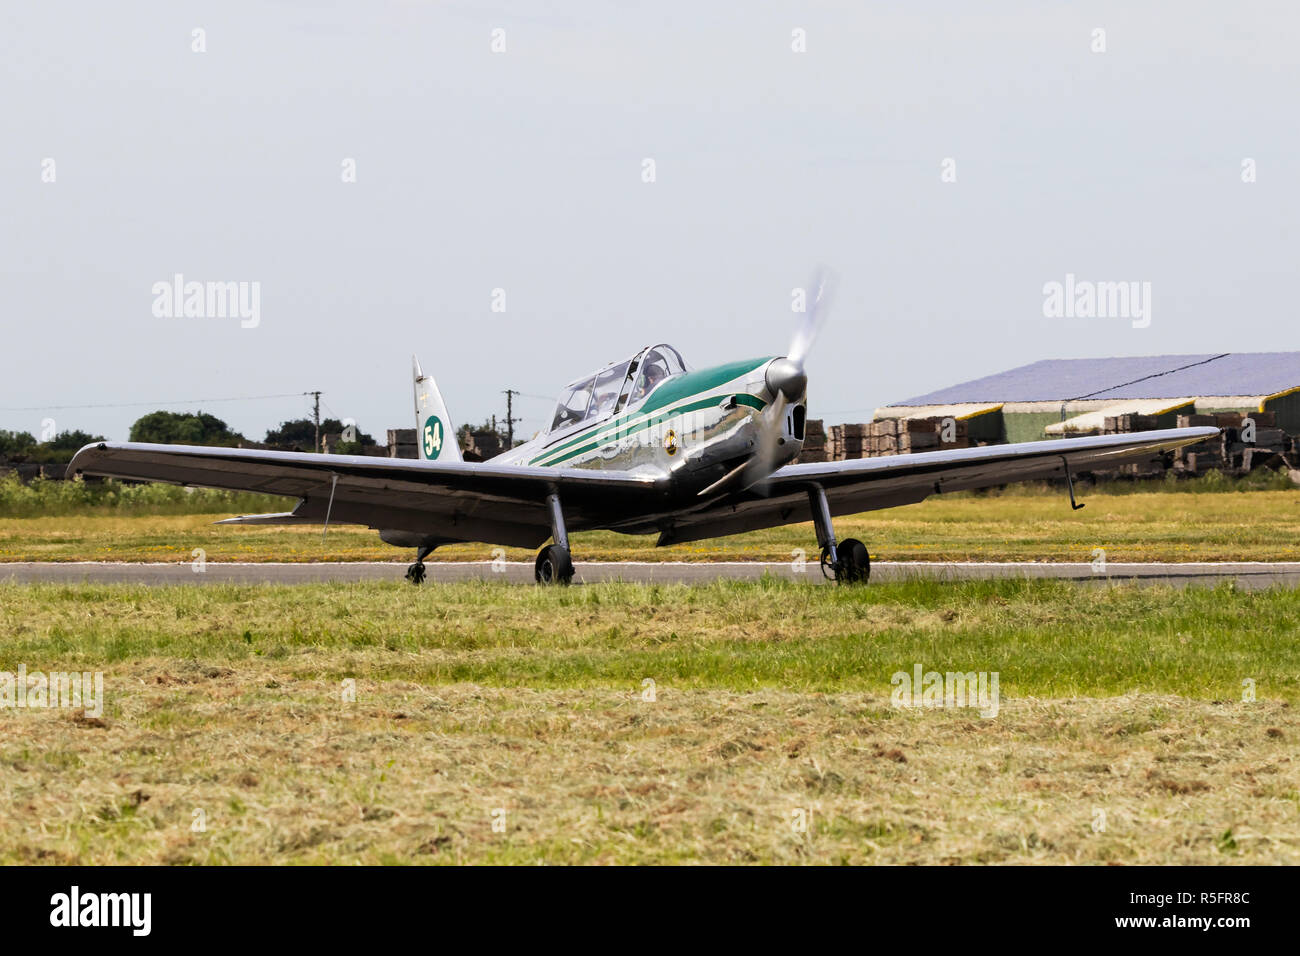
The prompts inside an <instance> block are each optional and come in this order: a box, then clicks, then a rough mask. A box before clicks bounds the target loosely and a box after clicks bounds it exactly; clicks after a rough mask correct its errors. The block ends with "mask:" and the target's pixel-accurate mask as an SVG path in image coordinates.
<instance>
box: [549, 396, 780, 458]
mask: <svg viewBox="0 0 1300 956" xmlns="http://www.w3.org/2000/svg"><path fill="white" fill-rule="evenodd" d="M717 404H718V400H717V397H716V396H711V397H709V398H703V399H700V400H699V401H696V402H689V403H687V404H685V405H680V406H678V407H677V408H673V409H670V410H669V411H666V412H664V413H663V414H662V415H656V416H654V417H653V418H648V419H646V420H645V421H643V422H641V423H640V424H639V425H634V426H632V427H631V428H628V429H627V430H626V431H615V432H613V433H611V432H610V431H609V430H607V429H606V430H602V434H601V435H600V436H599V437H595V438H594V440H593V436H591V435H584V436H582V438H579V439H578V440H579V441H584V440H585V441H588V442H589V444H586V445H583V446H582V447H580V448H574V449H573V450H572V451H569V452H566V453H565V454H563V455H561V456H560V457H559V458H555V459H553V460H551V461H548V462H546V465H545V467H550V466H551V465H559V464H561V463H563V462H566V461H568V460H570V459H571V458H576V457H577V456H578V455H582V454H585V453H586V452H589V451H594V450H595V449H597V448H599V447H601V446H602V445H604V444H606V443H607V442H608V440H609V439H610V438H612V437H617V438H626V437H627V436H628V435H635V434H636V433H637V432H639V431H644V430H645V429H647V428H653V427H655V426H656V425H662V424H663V423H664V422H666V421H668V420H669V419H673V418H676V417H678V416H679V415H686V414H689V413H690V412H698V411H700V410H701V409H705V408H714V407H716V406H717ZM736 404H738V405H748V406H749V407H750V408H754V409H758V410H759V411H762V410H763V408H764V407H765V406H766V404H767V403H766V402H764V401H763V400H762V399H761V398H758V397H757V396H755V395H737V396H736ZM557 450H558V449H557ZM546 457H547V456H546V455H540V456H538V457H537V458H534V459H533V460H532V461H531V462H530V464H534V465H535V464H537V462H538V461H540V460H541V459H542V458H546Z"/></svg>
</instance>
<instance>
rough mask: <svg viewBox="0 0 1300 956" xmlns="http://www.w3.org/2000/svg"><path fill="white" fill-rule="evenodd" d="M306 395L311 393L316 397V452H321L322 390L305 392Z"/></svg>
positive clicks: (314, 414) (314, 417) (314, 411)
mask: <svg viewBox="0 0 1300 956" xmlns="http://www.w3.org/2000/svg"><path fill="white" fill-rule="evenodd" d="M303 394H304V395H310V396H312V398H314V399H315V404H314V405H313V407H312V415H311V417H312V421H314V422H315V423H316V448H315V451H316V454H318V455H319V454H320V392H319V391H316V392H303Z"/></svg>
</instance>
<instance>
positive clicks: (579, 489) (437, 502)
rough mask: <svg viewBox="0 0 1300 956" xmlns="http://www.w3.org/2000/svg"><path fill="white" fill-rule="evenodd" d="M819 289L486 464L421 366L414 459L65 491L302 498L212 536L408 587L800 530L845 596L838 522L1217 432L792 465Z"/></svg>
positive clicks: (607, 370) (141, 475)
mask: <svg viewBox="0 0 1300 956" xmlns="http://www.w3.org/2000/svg"><path fill="white" fill-rule="evenodd" d="M814 287H815V288H816V290H817V292H816V295H815V296H814V297H813V301H812V302H811V303H809V307H808V310H807V312H806V313H804V315H803V316H802V317H801V320H800V323H799V325H798V327H797V329H796V332H795V335H794V339H793V341H792V342H791V345H790V347H789V349H788V350H787V351H786V354H785V355H784V356H777V357H771V356H768V357H762V358H752V359H742V360H740V361H734V362H728V363H726V364H724V365H715V366H712V367H710V368H703V369H691V368H689V367H688V366H687V365H686V363H685V362H684V361H683V360H682V357H681V355H680V354H679V353H678V351H677V350H676V349H674V348H673V347H671V346H669V345H653V346H649V347H647V348H643V349H641V351H639V352H637V353H636V354H635V355H633V356H632V357H631V358H629V359H625V360H623V361H621V362H615V363H613V364H612V365H607V366H605V367H604V368H602V369H600V370H598V371H596V372H594V373H592V374H589V375H584V376H583V377H581V378H579V379H575V380H574V381H573V382H572V383H570V384H569V385H568V386H566V387H565V389H564V390H563V391H562V392H561V393H560V397H559V401H558V402H557V403H556V406H555V412H554V415H553V417H552V419H551V421H550V424H549V426H548V427H547V428H546V429H545V430H544V431H542V432H540V433H539V434H538V435H537V436H536V437H534V438H533V439H532V440H530V441H528V442H525V443H524V444H522V445H519V446H517V447H515V448H512V449H510V450H508V451H507V452H505V453H504V454H502V455H500V456H498V457H496V458H493V459H491V460H490V461H486V462H468V461H464V460H462V458H461V454H460V449H459V447H458V446H457V442H456V438H455V434H456V432H455V429H454V428H453V426H452V421H451V417H450V416H449V415H448V413H447V406H446V405H445V404H444V402H443V400H442V396H441V394H439V392H438V387H437V385H436V384H435V383H434V380H433V378H432V377H431V376H428V375H425V374H424V372H423V371H422V370H421V368H420V364H419V362H418V360H416V361H415V362H414V376H415V415H416V431H417V440H418V443H419V446H420V450H421V452H422V454H423V459H422V460H418V461H416V460H408V459H396V458H369V457H363V456H352V455H324V454H310V453H299V452H278V451H263V450H258V449H239V448H210V447H193V446H188V445H154V444H143V443H137V442H95V443H93V444H90V445H87V446H85V447H84V448H82V449H81V450H80V451H79V452H77V454H76V457H75V458H73V460H72V463H71V464H70V465H69V474H72V475H76V474H83V475H104V476H109V477H116V478H128V479H134V480H145V481H162V482H170V483H174V484H180V485H194V486H203V487H211V488H227V489H236V490H243V491H255V492H263V493H266V494H273V495H285V496H289V497H296V498H298V499H299V501H298V504H297V506H296V507H295V508H294V509H293V510H292V511H289V512H283V513H279V514H266V515H245V516H243V517H238V518H230V519H227V521H226V522H223V523H231V524H291V523H299V522H306V523H322V522H323V523H324V524H325V525H326V526H327V527H328V525H329V524H330V523H350V524H363V525H367V526H369V527H370V528H373V529H376V530H377V531H378V532H379V536H380V538H382V539H383V540H384V541H385V542H387V543H389V544H392V545H396V546H399V547H410V548H415V549H416V558H415V563H414V564H412V565H411V566H410V568H409V569H408V570H407V578H408V579H409V580H411V581H412V582H414V583H416V584H418V583H420V582H421V581H423V580H424V559H425V558H427V557H428V556H429V554H431V553H432V552H433V550H434V549H435V548H437V547H438V546H439V545H444V544H449V543H453V542H467V541H481V542H485V543H488V544H497V545H511V546H516V547H527V548H535V547H539V546H541V545H545V546H544V547H542V548H541V550H540V552H539V553H538V555H537V561H536V565H535V576H536V579H537V581H538V582H540V583H543V584H553V583H562V584H567V583H568V582H569V581H570V580H571V579H572V577H573V573H574V569H573V560H572V557H571V555H570V551H569V532H570V531H586V530H594V529H608V530H611V531H620V532H624V533H627V534H658V535H659V540H658V544H659V545H668V544H676V543H678V542H682V541H697V540H700V539H703V538H714V537H720V536H723V535H729V534H737V533H739V532H742V531H752V530H755V529H759V528H770V527H776V526H779V525H786V524H792V523H796V522H804V521H808V520H811V521H812V522H813V526H814V528H815V531H816V536H817V544H818V546H819V547H820V548H821V565H822V571H823V573H824V574H826V576H827V577H832V578H834V580H835V581H837V582H841V583H851V582H864V581H866V580H867V578H868V576H869V574H870V571H871V564H870V558H869V556H868V553H867V548H866V546H865V545H864V544H863V543H862V542H861V541H858V540H856V539H853V538H850V539H848V540H845V541H837V540H836V538H835V531H834V528H833V525H832V518H833V517H835V516H837V515H846V514H857V513H859V512H864V511H874V510H878V509H882V508H892V507H895V506H898V505H906V504H912V503H914V502H918V501H921V500H922V499H924V498H927V497H929V496H930V495H935V494H943V493H947V492H953V491H962V490H967V489H974V488H984V487H988V486H991V485H1002V484H1008V483H1011V482H1017V481H1026V480H1033V479H1045V478H1053V477H1059V476H1064V477H1065V478H1066V479H1067V484H1068V487H1069V493H1070V502H1071V504H1072V505H1074V486H1073V478H1072V474H1073V472H1075V471H1078V470H1080V469H1089V468H1093V467H1110V466H1113V465H1115V464H1119V463H1122V462H1126V461H1133V460H1137V459H1142V458H1149V457H1150V456H1152V455H1153V454H1156V453H1159V452H1164V451H1169V450H1171V449H1174V448H1178V447H1180V446H1182V445H1188V444H1192V443H1194V442H1198V441H1203V440H1205V439H1206V438H1208V437H1210V436H1211V435H1215V434H1217V432H1218V429H1216V428H1176V429H1164V430H1160V431H1148V432H1140V433H1136V434H1125V435H1101V436H1091V437H1083V438H1069V439H1064V440H1055V441H1034V442H1023V443H1019V444H1011V445H990V446H985V447H979V448H960V449H952V450H942V451H933V452H920V453H914V454H902V455H896V456H891V457H885V458H864V459H857V460H849V461H833V462H824V463H823V462H806V463H802V464H791V462H793V461H794V459H795V458H797V457H798V455H799V452H800V450H801V449H802V447H803V442H804V427H805V422H806V420H807V400H808V395H807V387H808V376H807V373H806V372H805V370H804V363H805V361H806V359H807V357H808V352H809V349H810V348H811V347H812V343H813V339H814V338H815V337H816V333H817V331H818V328H819V325H820V321H821V317H822V315H823V314H824V312H825V305H826V299H827V295H826V283H825V281H824V280H819V281H818V282H817V283H816V284H815V286H814ZM1075 507H1082V505H1075ZM548 539H549V540H550V542H551V543H550V544H546V541H547V540H548Z"/></svg>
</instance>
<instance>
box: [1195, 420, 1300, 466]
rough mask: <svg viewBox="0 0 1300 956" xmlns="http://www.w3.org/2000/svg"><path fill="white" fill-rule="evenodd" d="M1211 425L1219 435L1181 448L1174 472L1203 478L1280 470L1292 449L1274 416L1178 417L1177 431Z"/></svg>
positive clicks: (1290, 441)
mask: <svg viewBox="0 0 1300 956" xmlns="http://www.w3.org/2000/svg"><path fill="white" fill-rule="evenodd" d="M1204 425H1212V426H1215V427H1217V428H1219V429H1221V430H1220V432H1219V434H1218V435H1216V436H1214V437H1213V438H1210V439H1209V440H1208V441H1203V442H1201V443H1199V444H1196V445H1189V446H1187V447H1186V448H1181V449H1179V450H1178V452H1177V453H1176V456H1175V459H1174V469H1175V470H1176V471H1178V472H1180V473H1183V474H1187V475H1202V474H1205V472H1207V471H1211V470H1214V469H1217V470H1220V471H1226V472H1230V473H1234V474H1246V473H1248V472H1250V471H1252V470H1254V469H1255V468H1259V467H1262V466H1269V467H1277V466H1280V465H1282V464H1283V463H1284V458H1283V456H1284V455H1286V454H1287V453H1288V452H1290V451H1291V449H1292V444H1293V441H1292V439H1291V437H1290V436H1289V435H1287V433H1286V432H1285V431H1283V430H1282V429H1280V428H1278V427H1277V419H1276V416H1275V415H1274V414H1273V413H1272V412H1252V413H1251V414H1249V415H1242V414H1241V413H1240V412H1219V413H1217V414H1214V415H1179V416H1178V427H1179V428H1191V427H1196V426H1204Z"/></svg>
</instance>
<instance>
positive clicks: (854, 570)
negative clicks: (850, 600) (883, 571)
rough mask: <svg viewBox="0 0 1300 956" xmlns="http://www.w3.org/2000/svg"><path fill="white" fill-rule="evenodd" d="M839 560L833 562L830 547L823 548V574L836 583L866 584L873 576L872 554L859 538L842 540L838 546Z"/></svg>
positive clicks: (837, 554)
mask: <svg viewBox="0 0 1300 956" xmlns="http://www.w3.org/2000/svg"><path fill="white" fill-rule="evenodd" d="M835 550H836V556H837V557H838V558H839V561H838V562H836V563H832V562H831V554H830V548H822V561H821V564H822V574H823V575H824V576H825V577H826V578H828V579H834V581H835V583H836V584H866V583H867V579H868V578H870V577H871V555H870V554H868V553H867V546H866V545H865V544H863V543H862V542H861V541H859V540H858V539H857V538H848V539H846V540H844V541H841V542H840V543H839V545H838V546H837V547H836V549H835Z"/></svg>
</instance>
